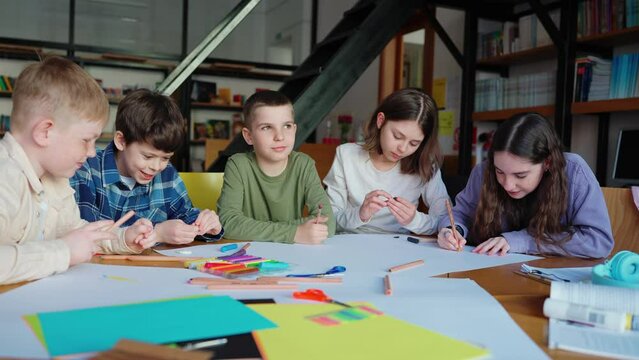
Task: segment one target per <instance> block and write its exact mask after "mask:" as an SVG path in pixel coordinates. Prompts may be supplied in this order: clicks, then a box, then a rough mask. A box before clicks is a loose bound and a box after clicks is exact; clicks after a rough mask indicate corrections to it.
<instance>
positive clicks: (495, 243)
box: [473, 236, 510, 256]
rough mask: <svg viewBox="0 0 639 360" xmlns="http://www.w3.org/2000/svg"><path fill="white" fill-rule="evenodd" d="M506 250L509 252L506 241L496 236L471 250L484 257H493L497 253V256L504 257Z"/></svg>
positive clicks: (508, 245)
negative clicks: (484, 255)
mask: <svg viewBox="0 0 639 360" xmlns="http://www.w3.org/2000/svg"><path fill="white" fill-rule="evenodd" d="M508 250H510V244H508V240H506V238H505V237H503V236H497V237H494V238H490V239H488V240H486V241H484V242H483V243H481V244H479V246H477V247H476V248H474V249H473V252H474V253H477V254H486V255H495V254H497V253H499V256H504V255H506V254H507V253H508Z"/></svg>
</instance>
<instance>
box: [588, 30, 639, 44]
mask: <svg viewBox="0 0 639 360" xmlns="http://www.w3.org/2000/svg"><path fill="white" fill-rule="evenodd" d="M638 34H639V26H633V27H629V28H625V29H621V30H613V31H608V32H606V33H601V34H592V35H586V36H582V37H580V38H577V43H579V44H588V43H599V42H605V41H608V40H614V39H617V38H623V37H626V36H629V37H630V36H633V35H638Z"/></svg>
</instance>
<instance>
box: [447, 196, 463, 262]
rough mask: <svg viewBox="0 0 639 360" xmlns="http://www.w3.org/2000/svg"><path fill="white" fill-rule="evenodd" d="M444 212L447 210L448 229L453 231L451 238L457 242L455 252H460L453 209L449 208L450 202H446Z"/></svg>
mask: <svg viewBox="0 0 639 360" xmlns="http://www.w3.org/2000/svg"><path fill="white" fill-rule="evenodd" d="M446 210H448V220H450V227H451V228H452V229H451V230H453V237H454V238H455V240H456V241H457V251H462V247H461V245H460V243H461V241H459V239H458V238H457V230H456V228H455V218H453V208H452V207H451V206H450V201H448V200H446Z"/></svg>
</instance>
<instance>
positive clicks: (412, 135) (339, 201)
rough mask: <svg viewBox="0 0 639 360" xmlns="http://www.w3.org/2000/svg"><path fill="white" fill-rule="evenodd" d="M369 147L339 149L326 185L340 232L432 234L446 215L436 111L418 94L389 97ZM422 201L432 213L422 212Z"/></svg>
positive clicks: (375, 119)
mask: <svg viewBox="0 0 639 360" xmlns="http://www.w3.org/2000/svg"><path fill="white" fill-rule="evenodd" d="M365 134H366V135H365V143H364V144H363V145H357V144H343V145H341V146H339V147H338V148H337V153H336V155H335V160H334V161H333V165H332V167H331V170H330V172H329V173H328V175H327V176H326V178H325V179H324V184H325V185H326V186H327V193H328V197H329V199H330V201H331V206H332V207H333V212H334V214H335V217H336V220H337V230H338V231H340V232H350V233H409V232H413V233H416V234H433V233H435V232H436V231H437V223H438V221H439V218H440V217H441V216H443V215H445V214H446V203H445V201H446V200H447V199H448V194H447V192H446V187H445V186H444V183H443V182H442V179H441V173H440V170H439V169H440V165H441V153H440V150H439V144H438V142H437V106H436V105H435V102H434V101H433V99H432V98H431V97H430V96H429V95H427V94H426V93H424V92H423V91H421V90H419V89H402V90H398V91H396V92H394V93H392V94H390V95H389V96H388V97H387V98H386V99H384V101H382V103H381V104H380V105H379V106H378V107H377V109H376V110H375V112H374V113H373V115H372V116H371V119H370V122H369V123H368V124H367V126H366V127H365ZM420 197H421V198H422V200H423V201H424V204H425V205H426V206H428V207H429V211H428V213H422V212H419V211H417V205H418V203H419V199H420Z"/></svg>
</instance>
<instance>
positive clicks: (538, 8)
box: [528, 0, 564, 48]
mask: <svg viewBox="0 0 639 360" xmlns="http://www.w3.org/2000/svg"><path fill="white" fill-rule="evenodd" d="M528 4H530V7H532V8H533V10H535V14H536V15H537V18H539V21H541V24H542V25H543V26H544V29H546V32H547V33H548V35H549V36H550V39H552V42H553V43H554V44H555V46H556V47H558V48H561V47H563V46H564V39H563V38H562V37H561V34H560V33H559V29H557V26H556V25H555V23H554V22H552V19H551V18H550V16H549V15H548V10H547V9H546V8H544V6H543V5H542V4H541V2H540V1H539V0H528Z"/></svg>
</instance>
